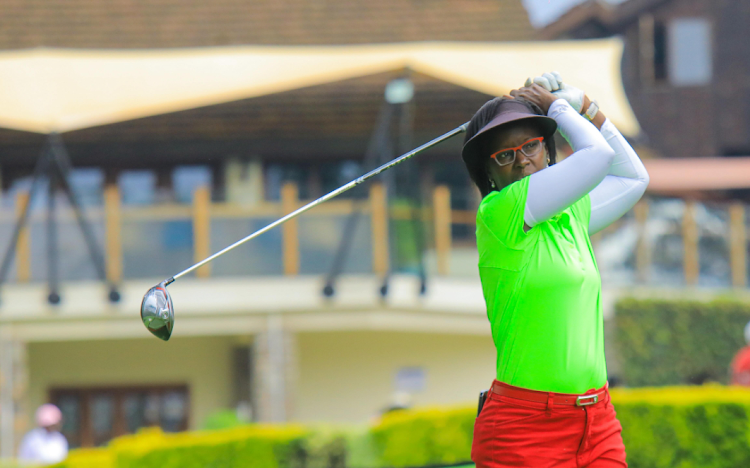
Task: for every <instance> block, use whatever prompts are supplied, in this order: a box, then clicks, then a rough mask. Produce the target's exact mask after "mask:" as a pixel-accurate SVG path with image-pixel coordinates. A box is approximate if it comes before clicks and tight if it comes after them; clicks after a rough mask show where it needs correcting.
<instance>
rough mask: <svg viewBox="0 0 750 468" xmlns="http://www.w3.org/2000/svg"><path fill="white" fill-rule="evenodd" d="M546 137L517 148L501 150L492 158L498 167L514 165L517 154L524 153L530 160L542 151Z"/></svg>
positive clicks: (493, 154)
mask: <svg viewBox="0 0 750 468" xmlns="http://www.w3.org/2000/svg"><path fill="white" fill-rule="evenodd" d="M543 142H544V137H536V138H532V139H531V140H529V141H527V142H525V143H523V144H522V145H519V146H516V147H515V148H505V149H501V150H500V151H498V152H496V153H492V154H491V155H490V157H491V158H492V159H494V160H495V162H496V163H497V165H498V166H507V165H508V164H513V163H514V162H515V161H516V152H517V151H520V152H522V153H523V154H524V155H525V156H526V157H528V158H530V157H532V156H536V155H537V154H539V152H540V151H541V150H542V143H543Z"/></svg>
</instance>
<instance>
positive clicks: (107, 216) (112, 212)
mask: <svg viewBox="0 0 750 468" xmlns="http://www.w3.org/2000/svg"><path fill="white" fill-rule="evenodd" d="M104 220H105V221H104V226H105V228H104V236H105V242H106V249H107V250H106V255H107V256H106V259H107V279H108V280H109V281H110V282H111V283H113V284H117V283H119V282H120V281H121V280H122V218H121V216H120V189H119V188H118V187H117V184H107V186H106V187H105V188H104Z"/></svg>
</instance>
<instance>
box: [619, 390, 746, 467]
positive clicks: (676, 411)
mask: <svg viewBox="0 0 750 468" xmlns="http://www.w3.org/2000/svg"><path fill="white" fill-rule="evenodd" d="M612 400H613V402H614V404H615V409H616V411H617V416H618V419H619V420H620V422H621V423H622V426H623V434H622V435H623V440H624V442H625V447H626V450H627V454H628V465H629V466H631V467H632V468H667V467H680V468H725V467H741V466H750V443H749V442H750V391H747V390H746V389H742V388H732V387H729V388H726V387H720V386H705V387H687V388H686V387H682V388H679V387H678V388H668V387H667V388H660V389H658V390H656V389H638V390H624V389H622V390H621V389H614V390H612Z"/></svg>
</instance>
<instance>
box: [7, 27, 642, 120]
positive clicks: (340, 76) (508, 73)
mask: <svg viewBox="0 0 750 468" xmlns="http://www.w3.org/2000/svg"><path fill="white" fill-rule="evenodd" d="M622 47H623V45H622V42H621V41H620V40H618V39H606V40H599V41H576V42H564V41H563V42H560V41H558V42H554V43H543V42H524V43H521V42H517V43H513V44H507V43H479V42H416V43H415V42H411V43H404V44H388V45H346V46H342V45H339V46H315V47H310V46H297V47H283V46H246V47H206V48H196V49H179V50H175V49H166V50H164V49H162V50H147V51H112V50H110V51H90V50H64V49H62V50H61V49H35V50H30V51H11V52H2V53H0V126H2V127H5V128H13V129H17V130H25V131H33V132H38V133H51V132H57V133H63V132H69V131H72V130H80V129H83V128H88V127H94V126H99V125H106V124H112V123H117V122H122V121H126V120H132V119H135V118H141V117H149V116H153V115H158V114H165V113H170V112H175V111H181V110H186V109H191V108H196V107H202V106H207V105H216V104H221V103H225V102H231V101H236V100H241V99H247V98H251V97H258V96H262V95H266V94H272V93H278V92H283V91H288V90H291V89H297V88H304V87H309V86H314V85H319V84H323V83H333V82H337V81H342V80H346V79H350V78H355V77H361V76H367V75H371V74H375V73H383V72H388V71H397V70H404V69H408V70H412V71H415V72H420V73H424V74H427V75H430V76H433V77H435V78H438V79H442V80H444V81H447V82H451V83H453V84H456V85H459V86H463V87H466V88H471V89H474V90H476V91H480V92H484V93H487V94H490V95H496V96H500V95H503V94H506V93H508V92H510V91H511V90H512V89H514V88H516V87H518V86H520V85H521V84H522V83H523V82H524V81H525V80H526V78H527V77H529V76H534V74H536V73H538V64H539V63H544V64H545V66H547V67H549V68H550V69H553V70H558V71H559V72H560V73H562V74H563V75H564V76H565V77H567V78H568V79H570V80H571V81H572V82H574V83H579V86H583V87H585V88H586V89H587V90H589V91H590V92H591V93H593V95H596V96H597V97H598V99H599V101H600V103H601V105H603V106H605V107H606V109H607V113H608V115H609V118H610V119H612V121H613V122H615V123H616V124H617V125H618V127H619V128H620V130H621V131H622V132H623V133H625V134H627V135H635V134H637V133H638V130H639V127H638V122H637V120H636V119H635V116H634V115H633V113H632V110H631V109H630V105H629V103H628V101H627V98H626V97H625V91H624V89H623V88H622V80H621V78H620V72H619V64H620V61H621V56H622ZM381 92H382V91H381ZM378 94H380V93H378ZM459 124H460V123H459Z"/></svg>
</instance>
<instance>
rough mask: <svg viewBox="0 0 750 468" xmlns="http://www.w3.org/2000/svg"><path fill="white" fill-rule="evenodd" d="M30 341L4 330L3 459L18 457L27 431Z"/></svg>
mask: <svg viewBox="0 0 750 468" xmlns="http://www.w3.org/2000/svg"><path fill="white" fill-rule="evenodd" d="M27 379H28V375H27V368H26V344H25V343H23V342H20V341H18V340H15V339H13V337H12V335H11V334H10V333H9V331H8V330H1V329H0V458H3V459H9V458H13V457H14V456H15V452H16V447H17V446H18V443H19V442H20V441H21V437H23V434H24V433H25V432H26V430H27V427H26V421H27V414H26V395H27Z"/></svg>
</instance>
